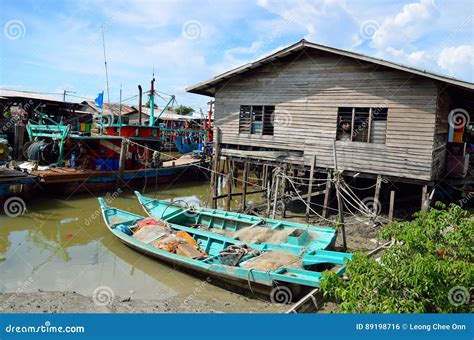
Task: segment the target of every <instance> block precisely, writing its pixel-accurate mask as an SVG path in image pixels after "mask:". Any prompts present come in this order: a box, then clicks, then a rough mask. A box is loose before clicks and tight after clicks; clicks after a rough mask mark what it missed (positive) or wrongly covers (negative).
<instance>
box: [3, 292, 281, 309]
mask: <svg viewBox="0 0 474 340" xmlns="http://www.w3.org/2000/svg"><path fill="white" fill-rule="evenodd" d="M249 302H251V303H249ZM288 308H289V307H288V306H278V305H273V304H271V303H270V302H264V301H259V300H257V301H255V300H254V299H250V298H247V297H244V296H240V295H239V296H237V299H233V302H227V301H221V300H218V299H210V300H206V299H202V298H199V297H194V298H189V297H182V298H173V299H168V300H144V299H131V298H130V297H125V298H124V297H118V296H115V297H114V298H113V299H112V300H111V301H106V302H102V303H101V302H94V300H93V299H92V297H87V296H84V295H81V294H78V293H74V292H37V293H20V294H15V293H5V294H0V313H279V312H283V311H285V310H287V309H288Z"/></svg>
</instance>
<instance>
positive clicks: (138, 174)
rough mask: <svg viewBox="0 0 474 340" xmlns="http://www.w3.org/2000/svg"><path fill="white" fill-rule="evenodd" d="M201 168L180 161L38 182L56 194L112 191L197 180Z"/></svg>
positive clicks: (200, 173) (44, 188) (202, 172)
mask: <svg viewBox="0 0 474 340" xmlns="http://www.w3.org/2000/svg"><path fill="white" fill-rule="evenodd" d="M204 173H205V172H204V171H202V170H201V169H200V168H197V167H194V166H189V165H182V166H175V167H167V168H158V169H145V170H136V171H126V172H119V171H110V172H108V173H107V172H101V173H99V174H97V173H91V174H88V175H85V176H77V177H76V178H74V176H71V177H70V179H68V180H67V181H66V180H65V179H61V178H59V179H57V180H50V181H47V182H44V183H42V184H41V187H42V189H43V190H45V191H48V192H53V193H57V194H64V195H73V194H82V193H90V192H96V193H97V192H111V191H114V190H117V189H118V188H121V189H122V190H132V189H137V188H138V189H144V188H145V189H146V188H152V187H154V186H156V185H158V184H164V183H172V182H183V181H190V180H198V179H200V178H202V177H203V176H205V175H204Z"/></svg>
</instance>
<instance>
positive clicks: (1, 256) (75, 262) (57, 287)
mask: <svg viewBox="0 0 474 340" xmlns="http://www.w3.org/2000/svg"><path fill="white" fill-rule="evenodd" d="M156 189H157V190H153V191H148V192H146V194H148V195H149V196H156V198H158V199H169V198H177V199H178V198H179V199H185V200H190V201H193V202H194V201H199V202H201V204H203V205H206V204H207V200H208V197H209V191H208V189H209V184H208V183H184V184H174V185H173V186H171V187H167V186H158V187H157V188H156ZM115 196H116V197H115ZM113 197H115V198H113V202H111V205H112V206H115V207H118V208H121V209H124V210H127V211H131V212H134V213H137V214H140V215H144V212H143V211H142V210H141V208H140V206H139V204H138V203H137V201H136V200H135V198H134V195H133V193H130V192H123V193H121V194H118V195H113ZM27 207H28V211H27V213H25V214H24V215H23V216H19V217H15V218H10V217H6V216H4V215H2V216H0V271H1V276H0V292H15V291H17V290H18V289H19V287H23V291H25V292H33V291H38V290H39V289H40V290H45V291H76V292H79V293H81V294H84V295H86V296H91V295H92V291H93V290H94V289H95V288H96V287H98V286H102V285H105V286H108V287H110V288H112V289H113V291H114V293H115V294H116V295H119V296H132V297H134V298H138V299H139V298H147V299H163V298H169V297H173V296H185V295H188V294H190V293H191V292H192V291H193V290H194V289H195V288H196V285H198V284H199V282H200V281H199V280H198V279H196V278H194V277H192V276H188V275H186V274H184V273H181V272H178V271H175V270H173V269H172V268H170V267H168V266H165V265H162V264H160V263H159V262H157V261H155V260H153V259H150V258H148V257H145V256H143V255H141V254H139V253H137V252H136V251H134V250H132V249H130V248H128V247H126V246H125V245H123V244H122V243H120V242H119V241H118V240H117V239H116V238H115V237H114V236H113V235H112V234H111V233H110V232H109V231H108V230H107V229H106V227H105V225H104V223H103V221H102V217H101V215H100V210H99V209H98V203H97V199H96V197H94V196H92V195H89V196H81V197H74V198H71V199H64V198H55V197H36V198H35V199H33V200H31V201H29V202H27ZM25 282H28V284H27V285H26V284H25ZM202 294H203V295H209V296H214V297H215V296H221V297H222V298H226V295H225V294H228V293H227V292H225V291H223V290H221V289H219V288H217V287H214V286H212V285H210V286H209V287H208V288H207V289H206V290H205V291H203V292H202Z"/></svg>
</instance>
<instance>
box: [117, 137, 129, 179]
mask: <svg viewBox="0 0 474 340" xmlns="http://www.w3.org/2000/svg"><path fill="white" fill-rule="evenodd" d="M127 150H128V141H127V139H126V138H122V144H121V146H120V158H119V170H120V171H124V170H125V165H126V160H127Z"/></svg>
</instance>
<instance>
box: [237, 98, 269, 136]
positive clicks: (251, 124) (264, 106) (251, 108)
mask: <svg viewBox="0 0 474 340" xmlns="http://www.w3.org/2000/svg"><path fill="white" fill-rule="evenodd" d="M257 106H259V107H261V110H262V113H261V116H262V120H261V124H262V126H261V128H260V131H259V132H258V133H252V126H253V124H254V123H255V122H260V121H256V120H254V117H255V115H254V112H253V108H254V107H257ZM244 107H249V108H250V109H249V110H250V111H249V116H250V120H249V122H248V126H244V128H245V129H246V130H247V131H242V126H243V125H244V124H243V123H242V121H241V119H242V109H243V108H244ZM270 107H272V108H273V110H271V113H269V114H270V118H269V119H266V117H265V114H266V113H267V114H268V112H267V110H266V109H267V108H270ZM274 115H275V105H262V104H261V105H240V108H239V134H248V135H254V136H273V135H274V125H273V122H272V120H273V119H274V118H273V117H272V116H274ZM266 123H267V124H270V125H271V126H272V128H271V130H270V131H271V134H269V133H264V132H266V131H267V132H268V131H269V130H268V127H267V126H266Z"/></svg>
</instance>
